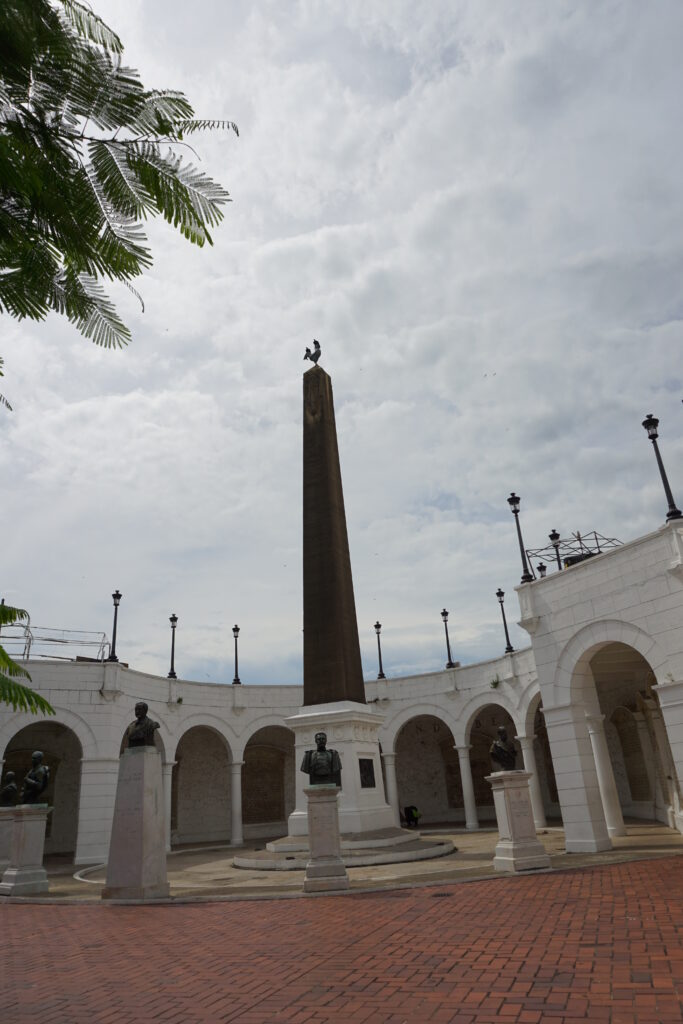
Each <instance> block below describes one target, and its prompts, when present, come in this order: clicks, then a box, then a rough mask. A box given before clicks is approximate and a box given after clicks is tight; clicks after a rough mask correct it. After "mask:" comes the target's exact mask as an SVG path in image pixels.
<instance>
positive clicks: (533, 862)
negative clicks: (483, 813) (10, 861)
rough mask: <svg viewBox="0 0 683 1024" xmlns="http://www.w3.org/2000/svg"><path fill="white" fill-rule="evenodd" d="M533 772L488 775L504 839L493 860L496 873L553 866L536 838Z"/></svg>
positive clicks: (502, 838)
mask: <svg viewBox="0 0 683 1024" xmlns="http://www.w3.org/2000/svg"><path fill="white" fill-rule="evenodd" d="M530 778H531V772H522V771H513V772H494V773H493V774H492V775H487V776H486V781H487V782H490V783H491V788H492V789H493V802H494V805H495V808H496V818H497V820H498V834H499V836H500V839H499V841H498V844H497V846H496V849H495V853H494V857H493V867H494V869H495V870H496V871H533V870H538V869H539V868H549V867H550V857H549V856H548V854H547V853H546V852H545V847H544V846H543V843H542V842H541V841H540V840H539V839H537V837H536V826H535V825H534V816H533V812H532V810H531V794H530V793H529V779H530Z"/></svg>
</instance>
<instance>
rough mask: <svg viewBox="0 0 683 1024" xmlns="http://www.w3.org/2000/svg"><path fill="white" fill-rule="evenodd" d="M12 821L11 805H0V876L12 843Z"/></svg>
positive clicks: (5, 865) (6, 862)
mask: <svg viewBox="0 0 683 1024" xmlns="http://www.w3.org/2000/svg"><path fill="white" fill-rule="evenodd" d="M13 821H14V808H13V807H0V878H2V873H3V871H4V870H5V868H6V867H9V851H10V847H11V845H12V828H13Z"/></svg>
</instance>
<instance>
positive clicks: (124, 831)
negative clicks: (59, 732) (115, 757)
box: [102, 747, 170, 900]
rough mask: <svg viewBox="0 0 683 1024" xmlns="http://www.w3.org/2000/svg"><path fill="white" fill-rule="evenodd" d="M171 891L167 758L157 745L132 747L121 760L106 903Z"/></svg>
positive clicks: (103, 893)
mask: <svg viewBox="0 0 683 1024" xmlns="http://www.w3.org/2000/svg"><path fill="white" fill-rule="evenodd" d="M169 891H170V890H169V885H168V882H167V880H166V821H165V803H164V788H163V782H162V778H161V754H160V753H159V752H158V750H157V749H156V747H129V748H128V749H127V750H124V752H123V754H122V755H121V760H120V762H119V780H118V784H117V787H116V803H115V805H114V822H113V825H112V830H111V841H110V843H109V862H108V864H107V881H106V885H105V888H104V889H103V890H102V899H104V900H131V899H134V900H148V899H150V900H151V899H159V898H162V897H164V896H168V894H169Z"/></svg>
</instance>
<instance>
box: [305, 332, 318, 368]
mask: <svg viewBox="0 0 683 1024" xmlns="http://www.w3.org/2000/svg"><path fill="white" fill-rule="evenodd" d="M320 352H321V348H320V342H319V341H316V339H315V338H314V339H313V351H312V352H311V350H310V348H307V349H306V355H305V356H304V361H305V360H306V359H310V360H311V362H312V363H317V362H318V360H319V359H320Z"/></svg>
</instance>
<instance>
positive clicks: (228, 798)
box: [0, 523, 683, 864]
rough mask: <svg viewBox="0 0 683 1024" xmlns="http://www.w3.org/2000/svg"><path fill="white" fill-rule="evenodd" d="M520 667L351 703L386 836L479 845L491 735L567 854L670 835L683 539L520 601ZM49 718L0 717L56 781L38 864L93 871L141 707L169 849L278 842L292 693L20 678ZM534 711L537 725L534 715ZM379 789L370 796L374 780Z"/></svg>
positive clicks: (298, 691) (54, 664)
mask: <svg viewBox="0 0 683 1024" xmlns="http://www.w3.org/2000/svg"><path fill="white" fill-rule="evenodd" d="M518 595H519V600H520V607H521V616H522V617H521V624H522V625H523V626H524V628H525V629H526V630H527V631H528V633H529V635H530V638H531V647H530V648H527V649H525V650H522V651H518V652H515V653H513V654H510V655H504V656H503V657H501V658H499V659H496V660H493V661H487V662H482V663H479V664H476V665H467V666H463V667H459V668H456V669H450V670H444V671H442V672H434V673H428V674H424V675H418V676H411V677H407V678H400V679H386V680H378V681H369V682H367V683H366V694H367V700H368V711H369V712H371V713H372V714H373V715H375V716H376V718H377V724H378V733H377V734H378V737H379V741H380V744H381V749H382V769H383V781H384V788H385V792H386V797H387V800H388V802H389V804H390V805H391V806H392V807H393V809H394V813H395V815H396V820H397V821H398V820H399V809H400V808H403V807H404V806H406V805H408V804H414V805H416V806H417V807H418V809H419V810H420V812H421V815H422V817H421V824H422V825H424V824H428V823H430V822H433V823H436V822H439V823H442V822H453V823H456V824H459V825H462V827H466V828H476V827H477V826H478V825H479V824H486V823H487V822H489V823H492V822H493V821H494V820H495V816H494V809H493V799H492V794H491V790H490V786H489V784H488V783H486V782H485V776H486V775H487V774H489V772H490V770H491V765H490V761H489V760H488V746H489V744H490V742H491V740H492V739H493V737H494V735H495V729H496V727H497V726H498V725H500V724H505V725H507V726H508V729H509V731H510V732H511V734H512V735H514V736H515V737H516V739H517V743H518V747H519V749H520V758H519V761H518V765H519V767H524V768H525V769H526V770H527V771H529V772H530V773H531V780H530V792H531V800H532V809H533V815H534V821H535V823H536V826H537V827H543V826H544V825H545V824H546V821H547V820H549V819H550V820H552V819H558V820H559V818H560V816H561V818H562V821H563V823H564V827H565V830H566V836H567V849H568V850H573V851H594V850H599V849H604V848H607V847H608V846H609V845H610V842H611V840H610V836H611V835H618V834H619V832H620V831H622V830H623V815H624V813H625V814H627V815H634V816H637V817H641V818H658V819H659V820H663V821H667V822H668V823H670V824H672V825H673V826H674V827H676V828H679V829H680V830H681V831H683V812H682V811H681V799H680V791H679V779H681V778H683V526H679V527H677V526H676V524H675V523H673V524H669V525H667V526H665V527H663V528H662V529H660V530H657V531H656V532H654V533H652V534H649V535H647V536H645V537H641V538H639V539H638V540H636V541H633V542H631V543H629V544H625V545H623V546H622V547H619V548H617V549H614V550H611V551H609V552H606V553H604V554H602V555H598V556H596V557H594V558H592V559H590V560H588V561H586V562H583V563H581V564H579V565H576V566H574V567H572V568H570V569H566V570H564V571H562V572H558V573H554V574H552V575H550V576H548V577H546V578H545V579H543V580H537V581H535V582H533V583H529V584H525V585H523V586H521V587H519V588H518ZM29 668H30V671H31V675H32V679H33V686H34V688H35V689H37V690H38V691H39V692H40V693H41V694H43V695H44V696H45V697H47V699H48V700H49V701H50V703H51V704H52V705H53V707H54V708H55V710H56V712H57V713H56V716H55V717H54V718H48V719H36V718H35V717H32V716H30V715H24V714H17V713H13V712H12V711H11V709H9V708H2V709H1V710H0V757H1V758H4V760H5V762H6V767H7V768H10V767H12V768H13V770H15V771H17V774H18V775H19V773H20V772H21V773H22V774H24V771H23V765H24V764H25V763H26V758H27V757H28V759H29V761H30V752H31V750H32V749H35V748H36V747H38V748H40V749H43V750H44V751H45V754H46V761H47V762H48V763H49V764H50V765H51V766H53V778H52V780H51V783H50V790H48V800H49V802H50V803H51V804H52V805H53V806H54V808H55V812H54V814H53V815H52V816H51V817H52V818H53V821H52V824H51V830H52V831H51V834H50V835H49V836H48V837H47V839H46V851H47V852H48V853H64V854H73V857H74V860H75V862H76V863H77V864H88V863H98V862H103V861H104V860H106V855H107V849H108V843H109V834H110V830H111V821H112V815H113V809H114V797H115V791H116V779H117V773H118V759H119V754H120V750H121V742H122V737H123V733H124V730H125V728H126V726H127V725H128V724H129V723H130V722H131V720H132V718H133V707H134V705H135V703H136V701H138V700H145V701H147V703H148V704H149V708H150V711H149V714H150V716H151V717H152V718H154V719H155V720H157V721H158V722H159V723H160V729H159V731H158V734H157V735H158V745H159V749H160V751H161V754H162V761H163V765H164V768H163V776H164V792H165V802H166V821H167V845H168V846H169V847H170V845H171V844H172V843H174V844H176V843H177V844H187V843H190V844H191V843H196V842H207V841H209V842H217V843H225V842H228V841H229V842H231V843H233V844H235V845H239V844H240V843H242V842H243V841H244V839H245V838H246V839H250V838H257V837H260V836H264V837H265V836H274V835H278V834H284V833H285V832H286V828H287V820H288V818H289V816H290V815H291V814H292V812H293V811H294V810H295V807H296V793H297V791H298V790H299V789H300V788H301V786H302V782H304V781H305V780H303V779H301V780H300V779H299V778H298V776H299V774H300V773H299V770H298V769H299V764H298V763H297V760H296V758H297V756H298V755H295V739H294V733H293V732H292V731H291V730H290V729H288V727H287V724H286V720H287V719H288V718H291V717H292V716H294V715H296V714H297V713H298V712H299V710H300V708H301V701H302V697H303V691H302V688H301V687H297V686H277V685H273V686H247V685H242V686H233V685H218V684H209V683H197V682H191V681H182V680H169V679H166V678H163V677H159V676H153V675H148V674H145V673H141V672H136V671H134V670H133V669H127V668H125V667H124V666H122V665H120V664H112V663H104V664H102V663H94V662H85V661H75V662H64V661H45V662H35V661H32V662H31V663H30V666H29ZM539 709H541V710H539ZM378 782H379V783H380V784H381V782H382V780H378Z"/></svg>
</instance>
